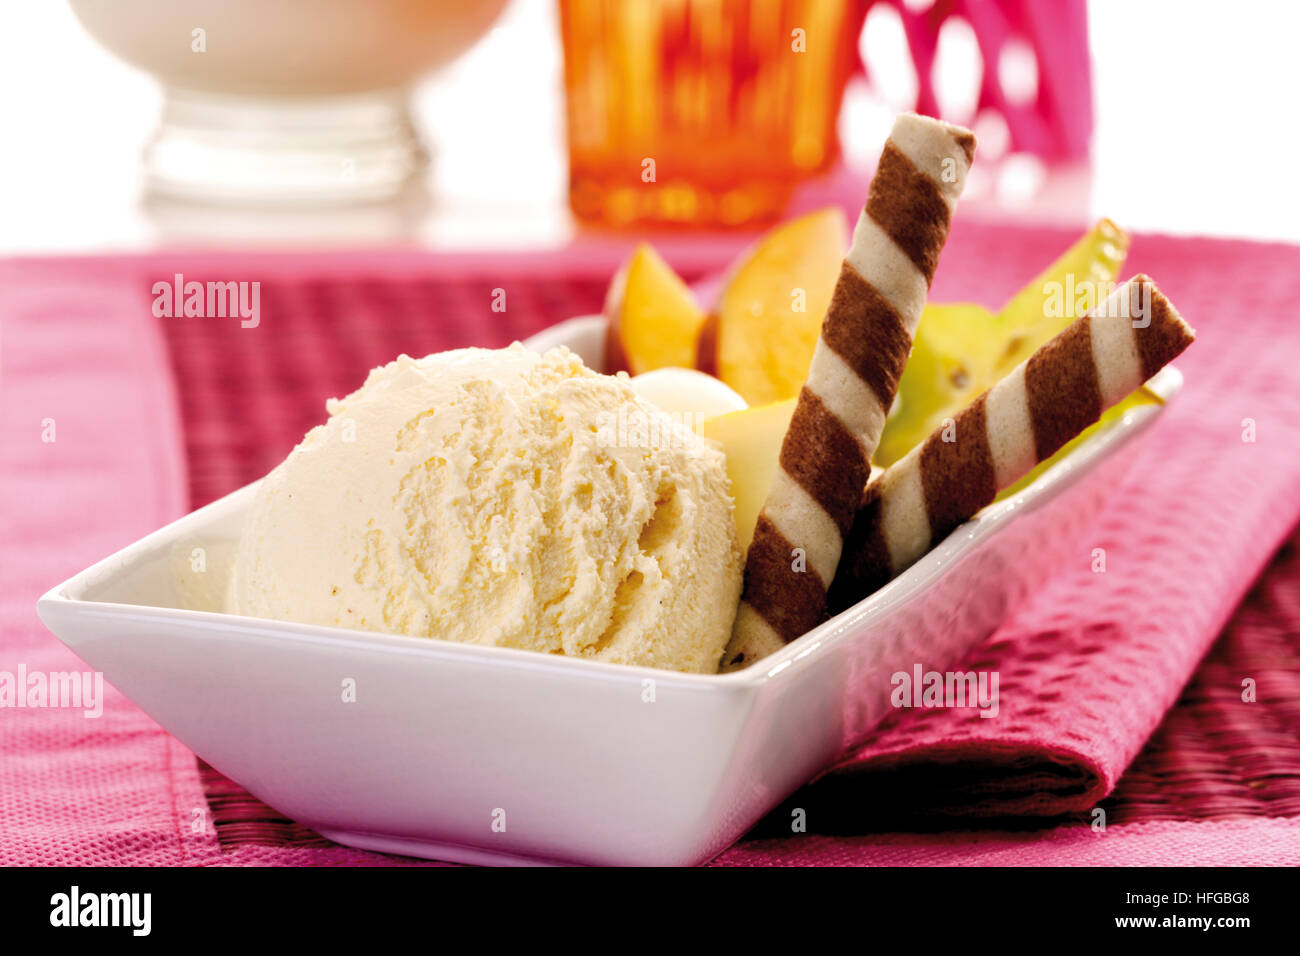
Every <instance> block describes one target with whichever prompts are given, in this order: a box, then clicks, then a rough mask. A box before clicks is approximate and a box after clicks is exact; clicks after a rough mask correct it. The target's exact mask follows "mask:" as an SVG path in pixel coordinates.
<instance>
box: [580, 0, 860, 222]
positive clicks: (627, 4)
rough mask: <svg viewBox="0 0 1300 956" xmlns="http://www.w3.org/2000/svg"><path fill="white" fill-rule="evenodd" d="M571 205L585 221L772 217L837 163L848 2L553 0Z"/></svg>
mask: <svg viewBox="0 0 1300 956" xmlns="http://www.w3.org/2000/svg"><path fill="white" fill-rule="evenodd" d="M559 5H560V27H561V32H562V35H563V38H564V80H565V91H566V103H567V113H568V124H569V203H570V205H571V206H572V207H573V211H574V213H575V214H576V215H577V216H578V217H579V218H580V219H582V220H585V221H587V222H593V223H599V224H603V225H610V226H626V225H630V224H634V223H635V224H655V225H679V226H740V225H745V224H749V223H756V222H761V221H764V220H769V219H773V218H775V217H776V216H778V215H779V214H780V213H781V211H782V209H783V208H784V207H785V205H786V202H787V201H788V200H789V198H790V193H791V191H792V190H793V189H794V187H795V185H796V184H797V183H798V182H799V181H800V180H801V179H804V178H806V177H808V176H809V175H811V174H814V173H817V172H820V171H822V170H825V169H826V168H827V167H828V166H830V165H831V164H832V163H833V162H834V161H835V160H836V159H837V158H838V155H839V140H838V138H837V136H836V131H835V124H836V118H837V117H838V115H839V109H840V100H841V98H842V96H843V92H844V85H845V83H846V81H847V79H848V76H849V73H850V71H851V69H852V66H853V62H854V57H855V56H856V47H857V33H856V30H855V27H856V26H857V25H858V23H859V22H860V21H859V18H858V17H856V16H855V13H857V12H858V10H857V8H858V4H857V3H856V2H855V0H559Z"/></svg>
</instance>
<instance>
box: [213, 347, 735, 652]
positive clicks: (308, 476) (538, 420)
mask: <svg viewBox="0 0 1300 956" xmlns="http://www.w3.org/2000/svg"><path fill="white" fill-rule="evenodd" d="M327 409H328V411H329V414H330V417H329V420H328V421H327V422H326V423H325V424H324V425H319V426H317V427H316V428H313V429H312V430H311V431H310V432H308V433H307V435H306V437H305V438H304V439H303V440H302V442H301V443H300V444H299V445H298V446H297V447H296V448H295V449H294V450H293V451H292V452H291V453H290V455H289V457H288V458H287V459H286V460H285V461H284V462H283V463H282V464H281V465H280V466H279V467H277V468H276V469H275V470H274V471H272V472H271V473H270V474H269V475H268V476H267V478H266V479H265V481H264V482H263V483H262V486H261V487H260V488H259V489H258V492H257V495H256V498H255V501H254V503H253V505H252V509H251V513H250V515H249V517H248V519H247V524H246V526H245V528H244V532H243V537H242V540H241V543H240V549H239V555H238V558H237V560H236V564H235V570H234V577H233V582H232V586H231V589H230V602H231V605H232V607H231V610H232V611H233V612H234V613H238V614H245V615H250V616H253V617H263V618H272V619H275V620H284V621H299V622H303V623H311V624H327V625H336V626H342V627H353V628H363V629H368V630H375V631H387V632H391V633H398V634H407V635H413V636H419V637H432V638H439V639H442V640H449V641H462V642H466V643H473V644H489V645H495V646H499V647H513V648H523V649H527V650H534V651H544V652H547V653H552V654H567V655H571V656H575V657H589V658H594V659H596V660H602V661H611V662H616V663H624V664H641V665H645V666H649V667H659V668H667V669H671V670H679V671H691V672H701V673H713V672H715V671H716V670H717V668H718V661H719V658H720V656H721V654H722V651H723V648H724V646H725V645H726V643H727V638H728V635H729V632H730V630H731V623H732V618H733V617H734V615H735V611H736V606H737V602H738V600H739V593H740V579H741V564H740V554H739V551H738V549H737V544H736V534H735V528H734V522H733V519H732V514H731V509H732V505H731V499H730V496H729V491H728V483H727V473H726V468H725V463H724V459H723V455H722V453H721V452H720V451H719V450H717V449H716V448H715V447H714V446H712V445H711V444H710V443H709V442H708V441H707V440H706V439H704V438H701V437H700V436H699V435H697V434H695V433H694V432H692V431H691V430H690V429H688V428H685V427H682V426H681V424H680V423H679V422H678V421H677V420H676V419H675V418H673V417H672V416H669V415H667V414H666V413H664V412H662V411H660V410H659V409H658V408H656V407H655V406H653V405H651V404H650V403H648V402H646V401H645V400H644V399H641V398H638V397H637V395H636V394H635V393H634V392H633V390H632V388H631V386H630V385H629V383H628V380H627V378H626V377H624V376H618V377H615V376H608V375H600V374H597V373H596V372H593V371H591V370H590V369H587V368H586V367H585V366H584V365H583V364H582V362H581V360H580V359H579V358H578V357H577V356H576V355H574V354H573V353H572V352H570V351H569V350H568V349H565V348H557V349H552V350H551V351H549V352H547V353H545V354H544V355H537V354H536V353H533V352H530V351H528V350H527V349H525V348H524V347H523V346H521V345H519V344H517V343H516V344H515V345H513V346H511V347H510V348H508V349H502V350H496V351H493V350H487V349H461V350H457V351H454V352H444V353H441V354H437V355H430V356H428V357H427V358H423V359H412V358H410V357H408V356H405V355H403V356H400V357H399V358H398V359H397V360H396V361H394V362H390V363H389V364H388V365H385V366H383V367H382V368H377V369H375V370H373V371H372V372H371V373H370V375H369V377H368V378H367V379H366V381H365V384H364V385H363V386H362V387H361V388H360V389H359V390H357V391H356V392H354V393H352V394H351V395H349V396H347V397H346V398H343V399H332V400H331V401H330V402H328V403H327Z"/></svg>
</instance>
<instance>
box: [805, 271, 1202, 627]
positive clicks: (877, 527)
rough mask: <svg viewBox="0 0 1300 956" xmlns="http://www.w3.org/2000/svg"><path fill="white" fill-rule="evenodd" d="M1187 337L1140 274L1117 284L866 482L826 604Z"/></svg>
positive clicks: (1044, 454) (842, 602)
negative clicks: (1050, 338) (1081, 314)
mask: <svg viewBox="0 0 1300 956" xmlns="http://www.w3.org/2000/svg"><path fill="white" fill-rule="evenodd" d="M1194 338H1195V333H1194V332H1193V331H1192V330H1191V329H1190V328H1189V327H1188V325H1187V323H1186V322H1184V321H1183V319H1182V317H1181V316H1179V314H1178V312H1177V310H1175V309H1174V307H1173V306H1172V305H1171V304H1170V302H1169V300H1168V299H1166V298H1165V297H1164V295H1163V294H1162V293H1161V292H1160V290H1159V289H1157V288H1156V285H1155V283H1154V282H1152V281H1151V280H1150V279H1149V278H1148V277H1147V276H1145V275H1139V276H1135V277H1134V278H1132V279H1130V280H1129V281H1128V282H1126V283H1125V284H1124V285H1122V286H1120V287H1119V288H1117V289H1116V290H1115V291H1114V293H1112V294H1111V295H1110V296H1109V297H1108V298H1107V299H1106V300H1105V301H1104V302H1102V303H1101V305H1099V306H1098V307H1097V308H1096V309H1094V310H1093V311H1092V312H1090V313H1089V314H1088V315H1085V316H1083V317H1082V318H1080V319H1078V320H1076V321H1075V322H1074V323H1073V324H1072V325H1070V326H1069V327H1068V328H1067V329H1065V330H1064V331H1063V332H1061V334H1060V335H1058V336H1057V337H1056V338H1054V339H1052V341H1050V342H1048V343H1047V344H1046V345H1044V346H1043V347H1042V348H1040V349H1039V350H1038V351H1037V352H1035V353H1034V354H1033V355H1031V356H1030V357H1029V358H1028V359H1027V360H1026V361H1024V362H1022V363H1021V364H1020V365H1019V366H1017V367H1016V369H1015V370H1014V371H1013V372H1011V373H1010V374H1009V375H1008V376H1007V377H1006V378H1004V379H1002V381H1000V382H998V383H997V384H996V385H994V386H993V387H992V388H991V389H989V390H988V391H987V392H985V393H983V394H982V395H980V397H979V398H977V399H976V400H975V401H974V402H973V403H971V404H970V405H969V406H967V407H966V408H965V409H963V410H962V411H961V412H960V413H959V414H958V415H957V416H956V418H955V419H953V420H952V422H951V423H949V424H948V425H946V426H945V427H944V428H940V429H939V430H937V431H936V432H934V434H932V435H930V437H929V438H927V439H926V440H925V441H924V442H922V443H921V444H920V445H917V446H916V447H915V448H913V449H912V450H911V451H909V452H908V453H907V454H906V455H904V456H903V457H902V458H900V459H899V460H898V461H897V462H895V463H894V464H893V465H892V466H891V467H890V468H888V469H886V471H885V472H884V473H883V474H881V475H880V476H878V477H877V478H876V479H875V480H873V481H872V482H871V484H870V486H868V488H867V490H866V493H865V495H864V497H863V502H862V507H861V508H860V509H859V510H858V514H857V517H856V518H855V519H854V521H853V527H852V529H851V530H850V532H849V535H848V538H847V540H846V542H845V546H844V556H843V559H842V560H841V561H840V566H839V571H838V573H837V574H836V576H835V581H834V583H833V584H832V585H831V594H830V607H831V609H832V611H841V610H843V609H844V608H846V607H849V606H851V605H852V604H854V603H856V602H857V601H859V600H861V599H862V598H864V597H866V596H867V595H869V594H871V593H872V592H874V591H875V590H877V589H878V588H879V587H881V586H882V585H884V584H885V583H886V582H888V581H889V579H890V578H892V577H893V576H894V575H896V574H898V573H900V572H901V571H903V570H904V569H905V568H907V567H908V566H909V565H910V564H912V562H914V561H916V559H917V558H919V557H921V556H922V555H923V554H925V553H926V552H927V551H929V550H930V549H931V548H932V547H934V546H935V545H936V544H938V543H939V542H940V541H942V540H943V539H944V538H946V537H947V536H948V534H949V533H950V532H951V531H952V530H953V529H954V528H956V527H957V526H958V525H960V524H961V523H962V522H964V521H966V520H967V519H969V518H971V517H973V516H974V515H975V514H976V512H978V511H979V510H980V509H981V508H983V507H984V506H985V505H987V504H989V503H990V502H991V501H992V500H993V499H994V497H996V495H997V493H998V492H999V491H1001V490H1002V489H1003V488H1006V487H1008V486H1010V485H1013V484H1015V483H1016V482H1017V481H1019V480H1020V479H1021V478H1023V477H1024V476H1025V475H1026V474H1028V473H1029V472H1030V471H1031V470H1033V468H1034V466H1035V465H1037V464H1038V463H1039V462H1041V461H1044V460H1046V459H1047V458H1050V457H1051V456H1052V455H1053V454H1054V453H1055V452H1056V451H1057V450H1058V449H1059V448H1060V447H1061V446H1062V445H1064V444H1065V443H1066V442H1068V441H1070V440H1071V439H1072V438H1074V437H1075V436H1076V435H1078V434H1079V432H1081V431H1083V430H1084V429H1085V428H1087V427H1088V426H1089V425H1091V424H1092V423H1093V422H1095V421H1097V419H1098V418H1100V417H1101V413H1102V412H1104V411H1105V410H1106V409H1107V408H1109V407H1110V406H1112V405H1114V404H1116V403H1117V402H1119V401H1120V400H1122V399H1123V398H1124V397H1125V396H1126V395H1128V394H1129V393H1130V392H1132V391H1133V390H1134V389H1136V388H1137V387H1139V386H1140V385H1141V384H1142V383H1143V382H1145V381H1146V380H1147V379H1149V378H1150V377H1151V376H1152V375H1154V374H1155V373H1156V372H1158V371H1160V369H1161V368H1163V367H1164V366H1165V365H1166V364H1167V363H1168V362H1170V361H1171V360H1172V359H1173V358H1174V357H1175V356H1176V355H1178V354H1179V353H1180V352H1182V351H1183V349H1185V348H1187V346H1188V345H1190V344H1191V343H1192V340H1193V339H1194Z"/></svg>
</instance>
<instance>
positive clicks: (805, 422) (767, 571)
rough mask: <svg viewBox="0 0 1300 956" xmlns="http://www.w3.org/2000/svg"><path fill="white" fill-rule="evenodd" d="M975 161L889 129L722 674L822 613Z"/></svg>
mask: <svg viewBox="0 0 1300 956" xmlns="http://www.w3.org/2000/svg"><path fill="white" fill-rule="evenodd" d="M974 155H975V137H974V136H973V135H972V134H971V132H970V131H969V130H966V129H962V128H961V127H959V126H952V125H950V124H948V123H941V122H939V121H938V120H933V119H929V118H927V117H923V116H918V115H916V114H914V113H908V114H904V115H902V116H900V117H899V118H898V120H897V121H896V122H895V123H894V129H893V131H892V132H891V133H890V135H889V139H888V141H887V142H886V143H885V148H884V151H883V152H882V153H881V156H880V165H879V166H878V167H877V168H876V174H875V176H874V177H873V178H872V181H871V187H870V189H869V191H868V194H867V202H866V206H865V208H864V209H863V211H862V215H861V216H860V217H859V219H858V223H857V226H856V227H855V229H854V231H853V241H852V243H851V245H850V247H849V252H848V255H847V256H846V257H845V259H844V264H843V266H842V267H841V269H840V276H839V279H838V280H837V282H836V286H835V291H834V294H833V295H832V297H831V303H830V306H829V307H828V308H827V311H826V317H825V319H824V320H823V322H822V330H821V337H820V338H819V340H818V342H817V346H816V349H815V350H814V352H813V358H812V363H811V365H810V366H809V369H808V379H807V381H806V382H805V383H804V387H803V389H802V391H801V392H800V393H799V400H798V402H797V403H796V405H795V411H794V415H793V417H792V418H791V420H790V426H789V429H788V430H787V431H786V435H785V439H784V442H783V443H782V446H781V457H780V467H779V468H778V469H777V474H776V478H775V479H774V481H773V485H772V488H771V490H770V491H769V492H768V497H767V500H766V502H765V503H764V506H763V510H762V512H761V513H760V514H759V518H758V524H757V526H756V527H755V529H754V538H753V542H752V543H751V544H750V546H749V553H748V556H747V558H746V564H745V585H744V593H743V595H742V599H741V604H740V610H739V612H738V613H737V615H736V623H735V626H734V628H733V630H732V637H731V642H730V644H729V645H728V647H727V650H726V652H725V653H724V655H723V659H722V669H723V670H733V669H736V668H739V667H744V666H745V665H747V664H749V663H750V662H752V661H754V660H757V659H758V658H760V657H763V656H764V655H766V654H769V653H771V652H772V651H774V650H776V649H778V648H780V647H782V646H783V645H784V644H786V643H788V642H789V641H792V640H794V639H795V638H796V637H798V636H799V635H801V634H803V633H805V632H806V631H808V630H810V629H811V628H813V627H816V626H817V624H819V623H820V622H821V621H822V619H823V618H824V617H825V615H826V592H827V588H828V587H829V586H830V583H831V580H832V578H833V577H834V576H835V569H836V567H837V565H838V564H839V560H840V551H841V548H842V545H843V537H844V535H845V534H847V533H848V530H849V526H850V524H851V523H852V521H853V515H854V513H855V512H856V511H857V507H858V504H859V502H860V500H861V495H862V489H863V487H864V486H865V485H866V482H867V478H868V477H869V475H870V470H871V455H872V453H873V452H874V451H875V450H876V444H877V443H878V442H879V441H880V433H881V431H882V429H883V428H884V425H885V415H886V414H887V413H888V411H889V407H890V405H891V404H892V403H893V401H894V393H895V391H896V390H897V388H898V379H899V376H900V375H902V372H903V365H904V363H906V362H907V356H908V353H909V352H910V351H911V348H912V334H913V333H914V332H915V331H916V324H917V322H919V321H920V318H921V309H922V307H923V306H924V305H925V297H926V293H927V292H928V291H929V288H930V282H931V280H932V279H933V278H934V270H935V267H936V266H937V265H938V262H939V253H940V252H941V251H942V250H943V244H944V242H945V241H946V240H947V238H948V225H949V223H950V222H951V220H952V213H953V208H954V207H955V205H956V203H957V197H958V196H960V195H961V191H962V187H963V186H964V185H965V182H966V174H967V172H968V171H969V169H970V164H971V160H972V158H973V157H974Z"/></svg>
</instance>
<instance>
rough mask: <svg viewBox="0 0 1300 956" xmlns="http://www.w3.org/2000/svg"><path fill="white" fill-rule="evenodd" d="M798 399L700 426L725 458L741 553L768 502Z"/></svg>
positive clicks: (761, 406)
mask: <svg viewBox="0 0 1300 956" xmlns="http://www.w3.org/2000/svg"><path fill="white" fill-rule="evenodd" d="M796 401H797V399H795V398H789V399H786V400H785V401H780V402H773V403H771V404H768V405H759V406H757V407H755V408H746V409H742V410H741V411H738V412H731V413H729V414H726V415H718V416H717V417H715V418H706V419H705V420H704V421H703V422H701V423H700V431H701V432H702V433H703V435H704V437H705V438H712V439H714V440H715V441H717V442H719V443H720V444H721V445H722V450H723V451H724V452H725V453H726V455H727V477H728V478H730V479H731V496H732V498H733V499H734V500H735V502H736V509H735V515H736V536H737V538H738V539H739V541H740V551H741V554H744V553H745V552H746V551H748V550H749V542H750V541H751V540H753V537H754V526H755V525H756V524H758V513H759V511H761V510H762V508H763V502H764V501H766V500H767V493H768V491H769V490H770V489H771V487H772V479H773V478H774V477H775V476H776V469H777V467H778V464H779V463H780V460H781V442H782V441H783V440H784V439H785V432H786V429H787V428H788V427H789V425H790V418H791V416H792V415H794V406H795V402H796Z"/></svg>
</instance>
